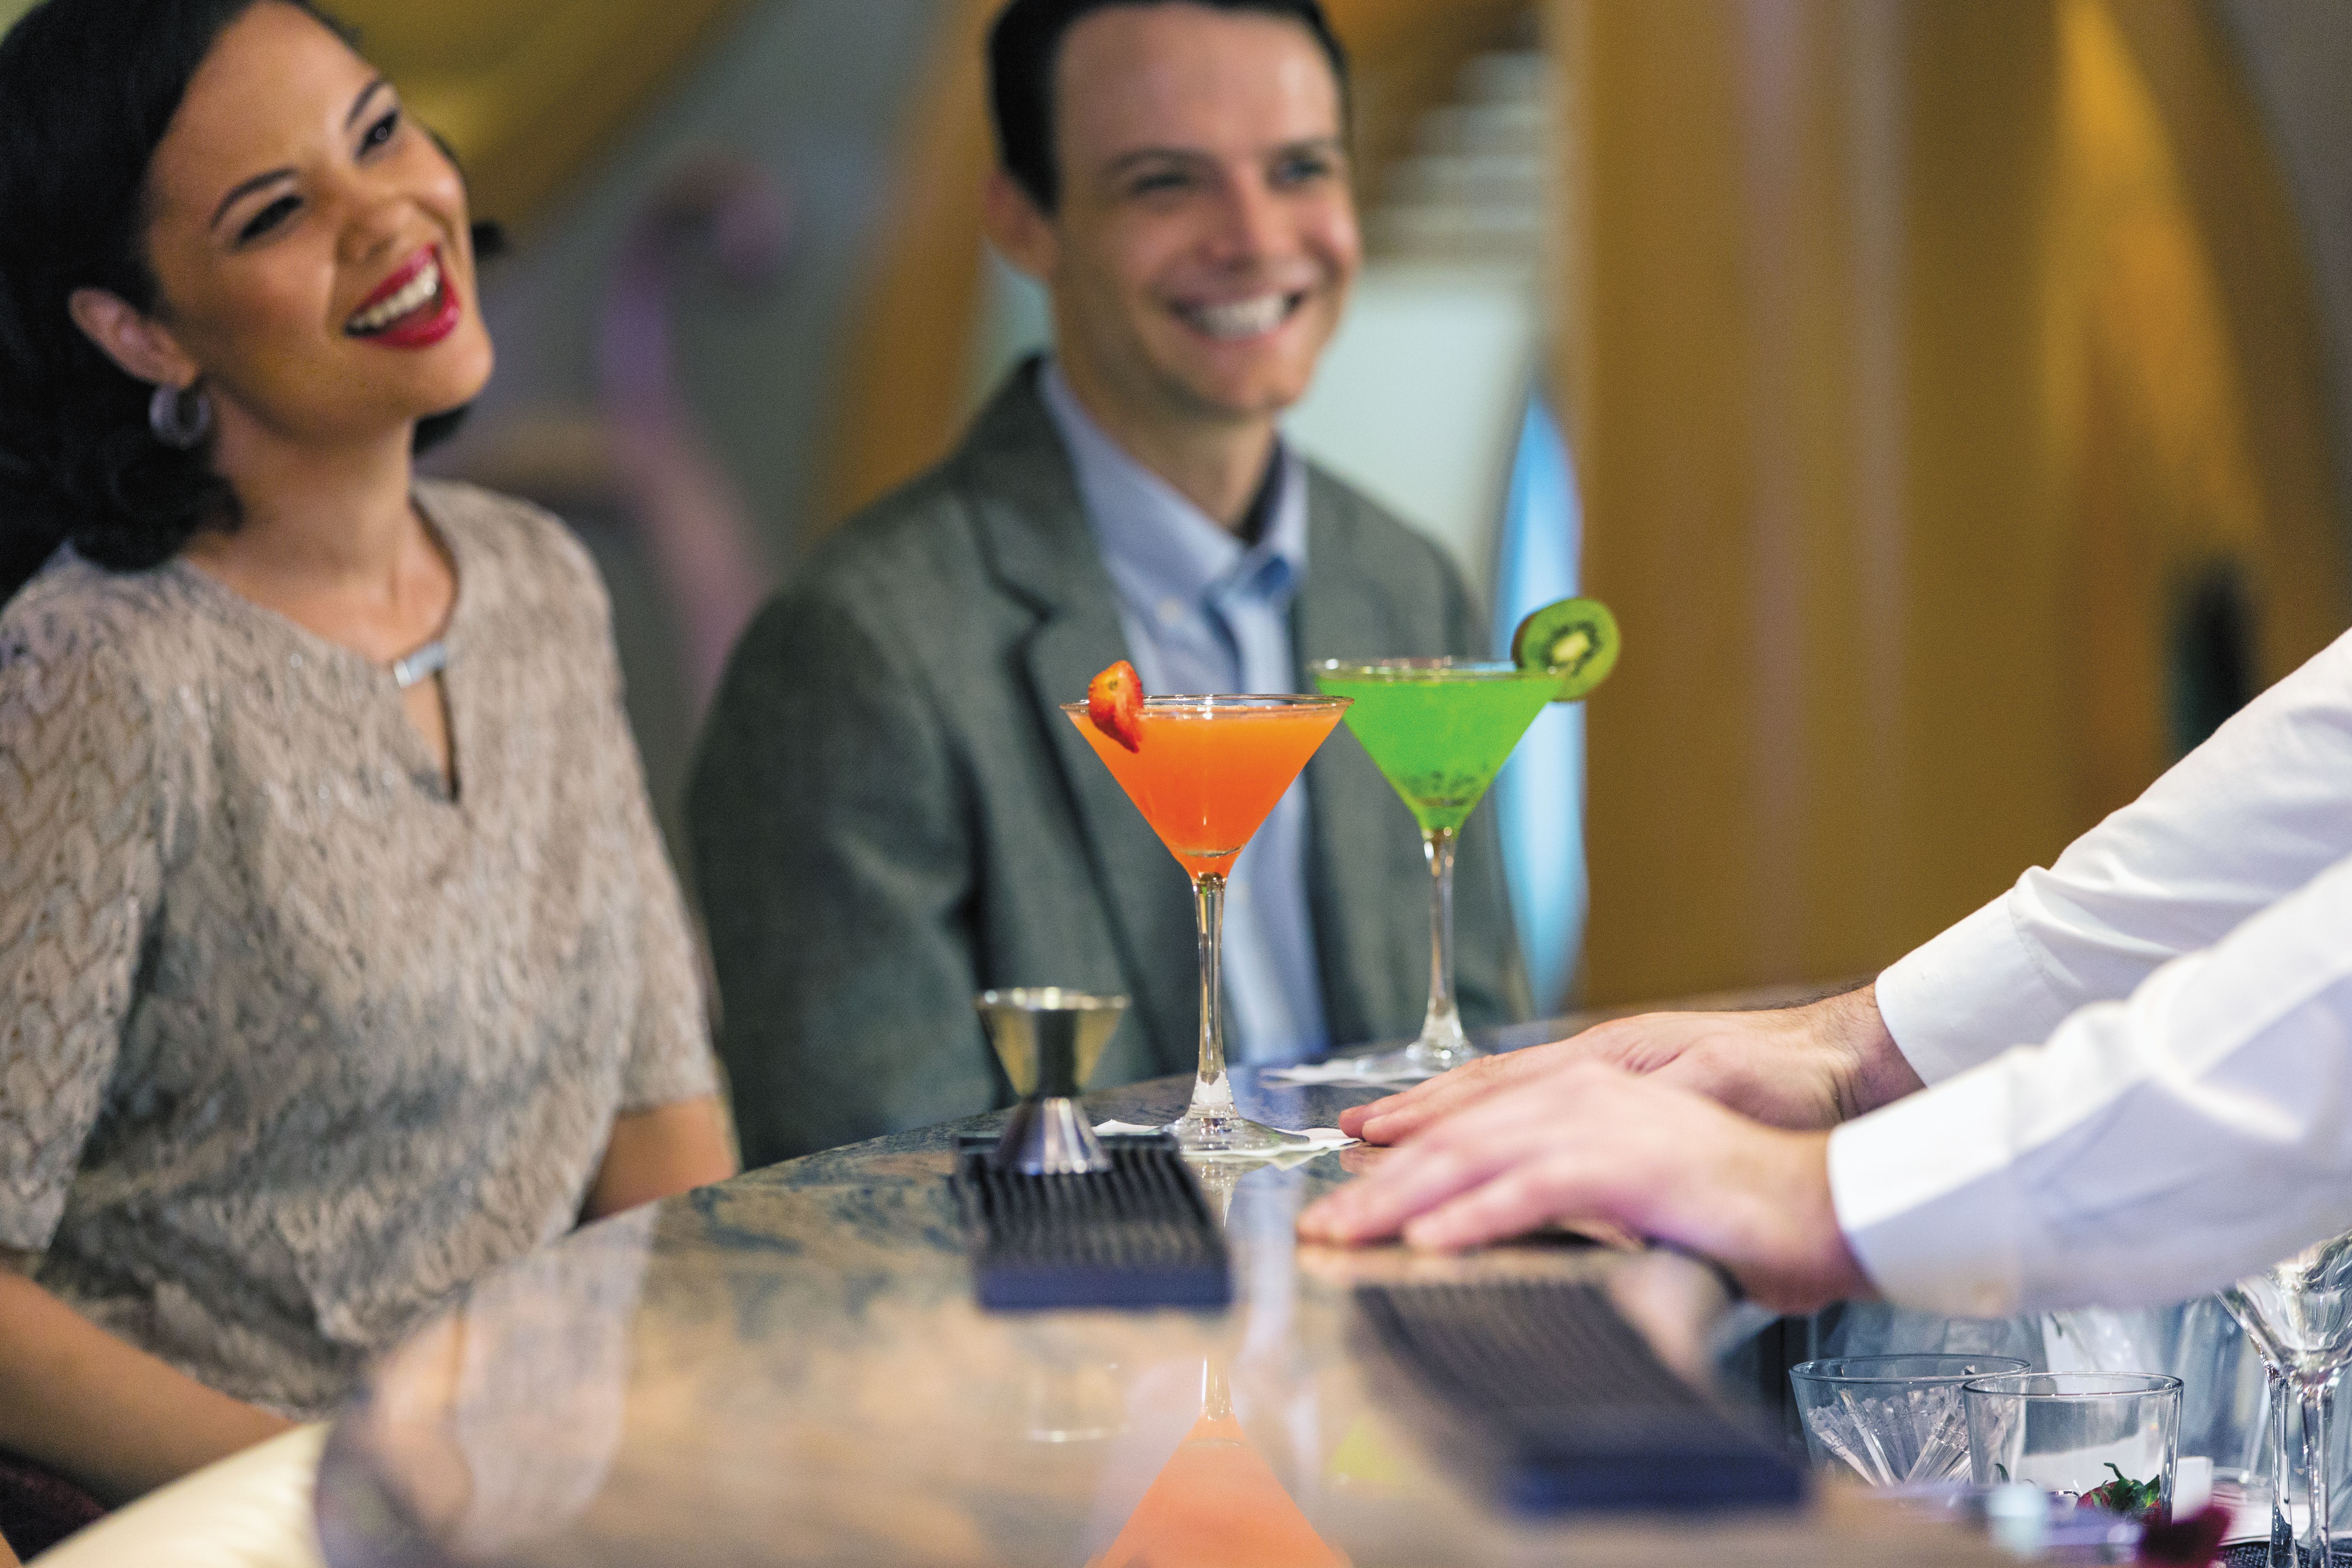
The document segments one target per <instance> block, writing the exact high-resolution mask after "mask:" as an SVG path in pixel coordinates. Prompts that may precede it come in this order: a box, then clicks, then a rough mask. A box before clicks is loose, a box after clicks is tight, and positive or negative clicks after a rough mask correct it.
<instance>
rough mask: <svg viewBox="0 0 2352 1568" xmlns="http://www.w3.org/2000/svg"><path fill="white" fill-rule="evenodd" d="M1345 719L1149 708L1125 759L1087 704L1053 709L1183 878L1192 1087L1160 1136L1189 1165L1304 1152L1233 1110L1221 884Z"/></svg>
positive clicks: (1203, 702)
mask: <svg viewBox="0 0 2352 1568" xmlns="http://www.w3.org/2000/svg"><path fill="white" fill-rule="evenodd" d="M1347 710H1348V703H1347V700H1346V699H1344V698H1335V697H1224V696H1217V697H1154V698H1151V699H1150V700H1148V701H1146V702H1145V703H1144V705H1143V717H1142V739H1141V741H1140V742H1139V743H1138V745H1137V747H1136V749H1135V750H1134V751H1131V752H1130V751H1129V750H1128V749H1127V748H1126V747H1125V746H1123V745H1121V744H1120V743H1119V742H1117V741H1115V740H1113V739H1112V738H1111V737H1110V736H1108V735H1106V734H1104V733H1103V732H1102V731H1100V730H1098V729H1097V728H1096V727H1095V724H1094V721H1092V720H1091V719H1089V718H1087V705H1086V704H1085V703H1083V702H1069V703H1065V704H1064V705H1063V707H1062V711H1063V712H1065V713H1066V714H1068V715H1069V716H1070V722H1072V723H1073V724H1076V726H1077V727H1078V733H1079V734H1081V735H1083V736H1085V737H1086V739H1087V744H1088V745H1090V746H1092V747H1093V748H1094V749H1095V754H1096V755H1097V756H1098V757H1100V758H1101V759H1102V760H1103V765H1104V766H1105V767H1108V769H1110V772H1111V776H1112V777H1113V778H1115V779H1117V780H1118V783H1119V787H1120V788H1121V789H1124V790H1125V791H1127V798H1128V799H1129V800H1131V801H1133V802H1134V803H1135V809H1136V810H1138V811H1139V812H1141V813H1142V814H1143V820H1144V821H1146V822H1148V823H1150V825H1151V830H1152V831H1153V832H1154V833H1157V834H1158V835H1160V842H1161V843H1162V844H1165V845H1166V846H1168V852H1169V853H1170V854H1171V855H1173V856H1175V857H1176V863H1177V864H1178V865H1180V866H1181V867H1183V868H1184V870H1185V872H1186V873H1187V874H1188V875H1189V876H1191V878H1192V907H1193V910H1194V913H1195V914H1196V915H1197V916H1198V918H1199V921H1200V931H1201V1065H1200V1079H1199V1081H1198V1082H1196V1083H1195V1084H1194V1085H1193V1086H1192V1106H1191V1108H1190V1109H1188V1110H1186V1111H1185V1112H1184V1114H1183V1116H1182V1117H1181V1118H1180V1119H1179V1120H1178V1121H1176V1122H1175V1123H1174V1124H1173V1125H1171V1127H1170V1128H1169V1131H1171V1132H1173V1133H1174V1134H1175V1135H1176V1142H1177V1143H1178V1144H1179V1145H1180V1146H1181V1148H1182V1149H1183V1151H1184V1152H1185V1153H1187V1154H1192V1155H1196V1156H1199V1157H1202V1158H1206V1159H1255V1158H1260V1157H1263V1156H1265V1155H1268V1154H1276V1153H1280V1152H1282V1151H1284V1150H1286V1149H1294V1148H1297V1147H1300V1146H1301V1145H1304V1144H1306V1143H1307V1142H1308V1140H1307V1139H1305V1138H1302V1137H1300V1136H1298V1135H1297V1134H1296V1133H1290V1132H1284V1131H1279V1130H1278V1129H1276V1128H1272V1127H1268V1126H1265V1124H1264V1123H1262V1122H1256V1121H1250V1120H1249V1119H1248V1118H1247V1117H1245V1116H1244V1115H1242V1114H1241V1112H1240V1111H1239V1110H1235V1109H1234V1086H1233V1082H1232V1080H1231V1079H1229V1078H1228V1077H1227V1076H1226V1074H1225V1012H1224V999H1223V983H1222V981H1221V979H1220V977H1219V973H1218V971H1219V966H1220V963H1221V960H1222V956H1223V942H1224V921H1225V879H1226V878H1228V877H1229V876H1231V875H1232V874H1233V868H1234V861H1235V860H1236V859H1238V858H1240V857H1241V852H1242V850H1243V849H1244V847H1246V846H1247V845H1248V844H1249V841H1250V839H1251V838H1252V837H1255V834H1256V833H1257V830H1258V826H1259V825H1260V824H1261V823H1263V822H1265V816H1266V813H1268V812H1270V811H1272V810H1273V809H1274V807H1275V804H1276V802H1277V801H1279V800H1281V799H1282V796H1283V792H1284V791H1286V790H1287V789H1288V788H1289V787H1290V785H1291V784H1292V782H1293V781H1294V780H1296V779H1297V777H1298V773H1299V770H1300V769H1302V768H1304V767H1305V766H1306V765H1307V758H1309V757H1311V756H1313V755H1314V754H1315V751H1316V748H1317V747H1318V746H1320V745H1322V743H1323V742H1324V741H1325V740H1326V739H1327V738H1328V737H1329V735H1330V733H1331V731H1333V730H1336V729H1338V728H1339V720H1340V718H1341V716H1342V715H1344V714H1345V713H1346V712H1347Z"/></svg>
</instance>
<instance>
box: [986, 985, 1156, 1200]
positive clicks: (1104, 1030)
mask: <svg viewBox="0 0 2352 1568" xmlns="http://www.w3.org/2000/svg"><path fill="white" fill-rule="evenodd" d="M973 1005H975V1006H977V1007H978V1008H979V1009H980V1017H981V1022H982V1023H983V1024H985V1025H987V1026H988V1041H989V1044H990V1045H992V1046H993V1047H996V1059H997V1060H998V1061H1000V1062H1003V1064H1004V1076H1005V1077H1006V1078H1009V1079H1012V1080H1013V1092H1014V1093H1016V1094H1018V1095H1019V1096H1020V1097H1021V1103H1020V1104H1019V1105H1016V1106H1014V1107H1013V1120H1012V1121H1008V1122H1006V1123H1005V1124H1004V1136H1003V1138H1001V1139H999V1140H998V1141H997V1144H996V1152H995V1153H994V1154H992V1156H990V1163H992V1164H994V1165H995V1166H996V1168H997V1169H998V1170H1001V1171H1005V1170H1010V1171H1019V1172H1021V1173H1023V1174H1024V1175H1029V1176H1082V1175H1085V1174H1086V1173H1088V1172H1090V1171H1108V1170H1109V1169H1110V1168H1111V1161H1110V1156H1109V1155H1108V1154H1106V1153H1105V1152H1103V1146H1102V1142H1101V1141H1100V1140H1098V1139H1097V1138H1096V1137H1095V1130H1094V1129H1093V1128H1092V1127H1089V1126H1088V1125H1087V1119H1086V1115H1085V1113H1084V1112H1083V1111H1081V1110H1079V1109H1078V1104H1077V1097H1078V1093H1079V1091H1080V1090H1081V1089H1085V1088H1086V1083H1087V1079H1089V1078H1092V1077H1093V1076H1094V1071H1095V1065H1096V1064H1097V1062H1099V1061H1101V1060H1102V1054H1103V1047H1106V1046H1108V1045H1109V1044H1110V1037H1111V1035H1112V1034H1113V1033H1114V1032H1115V1031H1116V1030H1117V1029H1118V1021H1119V1019H1120V1018H1121V1017H1122V1016H1125V1015H1126V1013H1127V998H1126V997H1124V996H1089V995H1087V994H1086V993H1084V992H1082V991H1065V990H1063V989H1062V988H1061V987H1060V986H1058V985H1047V986H1043V987H1039V988H1036V989H1033V990H1020V991H983V992H982V993H981V994H980V996H979V997H978V999H977V1000H976V1001H975V1003H974V1004H973Z"/></svg>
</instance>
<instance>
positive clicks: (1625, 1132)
mask: <svg viewBox="0 0 2352 1568" xmlns="http://www.w3.org/2000/svg"><path fill="white" fill-rule="evenodd" d="M1562 1221H1583V1222H1588V1223H1590V1222H1594V1221H1599V1222H1602V1223H1605V1224H1608V1225H1612V1226H1619V1227H1621V1228H1622V1229H1624V1230H1628V1231H1631V1232H1633V1233H1634V1234H1635V1235H1638V1236H1642V1237H1647V1238H1649V1239H1652V1240H1655V1241H1664V1242H1669V1243H1673V1244H1675V1245H1676V1246H1679V1247H1685V1248H1687V1249H1688V1250H1690V1251H1692V1252H1695V1253H1698V1254H1700V1255H1702V1256H1704V1257H1706V1258H1713V1259H1715V1260H1716V1261H1717V1262H1719V1263H1721V1264H1722V1265H1723V1266H1724V1267H1725V1268H1728V1269H1729V1270H1730V1271H1731V1273H1732V1275H1733V1276H1734V1277H1735V1278H1736V1279H1738V1281H1739V1283H1740V1285H1741V1286H1742V1288H1744V1289H1746V1290H1747V1292H1748V1295H1749V1296H1750V1297H1752V1298H1754V1299H1755V1300H1758V1301H1760V1302H1762V1303H1763V1304H1764V1305H1766V1306H1768V1307H1770V1308H1773V1309H1774V1310H1779V1311H1783V1312H1802V1311H1811V1310H1814V1309H1815V1308H1818V1307H1822V1306H1824V1305H1826V1304H1828V1303H1829V1302H1831V1301H1835V1300H1844V1299H1847V1298H1851V1297H1856V1296H1867V1295H1869V1294H1871V1293H1872V1288H1871V1284H1870V1280H1869V1279H1868V1278H1867V1277H1866V1276H1864V1273H1863V1272H1862V1268H1861V1266H1860V1265H1859V1264H1858V1263H1856V1262H1855V1261H1854V1258H1853V1253H1852V1252H1851V1251H1849V1250H1848V1249H1847V1247H1846V1244H1845V1237H1844V1235H1843V1232H1841V1231H1840V1230H1839V1228H1838V1222H1837V1211H1836V1209H1835V1207H1834V1205H1832V1202H1831V1198H1830V1182H1829V1137H1828V1134H1827V1133H1824V1132H1817V1131H1811V1132H1790V1131H1781V1130H1780V1129H1778V1128H1772V1127H1766V1126H1762V1125H1759V1123H1757V1122H1754V1121H1748V1120H1746V1119H1745V1118H1742V1117H1739V1116H1736V1115H1734V1114H1733V1113H1732V1112H1730V1111H1729V1110H1725V1109H1724V1108H1723V1107H1722V1106H1720V1105H1718V1104H1716V1103H1714V1102H1713V1101H1711V1100H1706V1099H1705V1098H1703V1097H1701V1096H1700V1095H1697V1094H1695V1093H1693V1092H1691V1091H1690V1090H1688V1089H1681V1088H1677V1087H1675V1086H1673V1085H1670V1084H1668V1083H1666V1082H1664V1081H1662V1080H1661V1079H1659V1078H1656V1077H1650V1078H1643V1077H1638V1076H1636V1075H1634V1074H1633V1073H1630V1072H1627V1071H1625V1070H1624V1069H1623V1068H1618V1067H1613V1066H1609V1065H1606V1064H1604V1063H1601V1062H1596V1061H1582V1062H1574V1063H1571V1064H1570V1065H1569V1066H1567V1067H1565V1068H1559V1069H1558V1070H1556V1071H1554V1072H1552V1073H1549V1074H1547V1075H1540V1076H1534V1075H1527V1076H1523V1078H1522V1079H1521V1080H1519V1081H1516V1082H1515V1083H1514V1084H1513V1086H1512V1087H1511V1088H1510V1089H1508V1090H1507V1091H1498V1092H1494V1093H1491V1094H1489V1095H1488V1096H1487V1097H1486V1098H1485V1099H1484V1100H1481V1101H1479V1102H1478V1103H1476V1104H1474V1105H1472V1106H1470V1107H1469V1108H1468V1109H1466V1110H1462V1111H1460V1112H1459V1113H1458V1114H1455V1115H1453V1116H1449V1117H1447V1118H1446V1119H1445V1120H1444V1121H1439V1122H1436V1123H1434V1124H1433V1125H1428V1126H1424V1127H1423V1129H1422V1130H1421V1131H1418V1132H1417V1133H1416V1134H1415V1135H1414V1136H1413V1137H1412V1139H1411V1140H1410V1141H1409V1142H1406V1143H1405V1144H1404V1146H1403V1147H1402V1148H1400V1149H1398V1150H1397V1151H1396V1152H1394V1153H1393V1154H1391V1155H1390V1156H1389V1157H1388V1158H1387V1159H1385V1160H1383V1161H1381V1163H1379V1164H1378V1165H1377V1166H1376V1167H1375V1168H1374V1169H1373V1170H1372V1171H1371V1172H1370V1173H1368V1174H1366V1175H1364V1176H1362V1177H1360V1178H1359V1179H1358V1180H1356V1181H1354V1182H1351V1183H1349V1184H1348V1185H1347V1186H1345V1187H1342V1188H1340V1189H1339V1191H1338V1192H1336V1193H1333V1194H1330V1195H1329V1196H1328V1197H1326V1198H1324V1199H1323V1200H1322V1201H1321V1202H1319V1203H1318V1204H1316V1205H1314V1206H1312V1207H1311V1208H1309V1209H1307V1212H1306V1213H1305V1214H1304V1215H1301V1216H1300V1217H1299V1222H1298V1233H1299V1235H1300V1237H1302V1238H1304V1239H1306V1240H1308V1241H1327V1242H1338V1243H1343V1244H1344V1243H1359V1242H1369V1241H1380V1240H1384V1239H1387V1238H1388V1237H1394V1236H1398V1235H1400V1234H1401V1235H1402V1237H1404V1239H1405V1240H1406V1241H1407V1242H1408V1243H1410V1244H1411V1245H1412V1246H1414V1247H1425V1248H1430V1249H1433V1250H1437V1251H1446V1252H1451V1251H1456V1250H1459V1249H1460V1248H1463V1247H1475V1246H1478V1245H1480V1244H1482V1243H1485V1242H1489V1241H1498V1240H1502V1239H1504V1238H1506V1237H1514V1236H1520V1235H1524V1234H1526V1233H1527V1232H1528V1231H1531V1230H1536V1229H1538V1228H1540V1227H1542V1226H1547V1225H1551V1224H1555V1223H1559V1222H1562Z"/></svg>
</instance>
